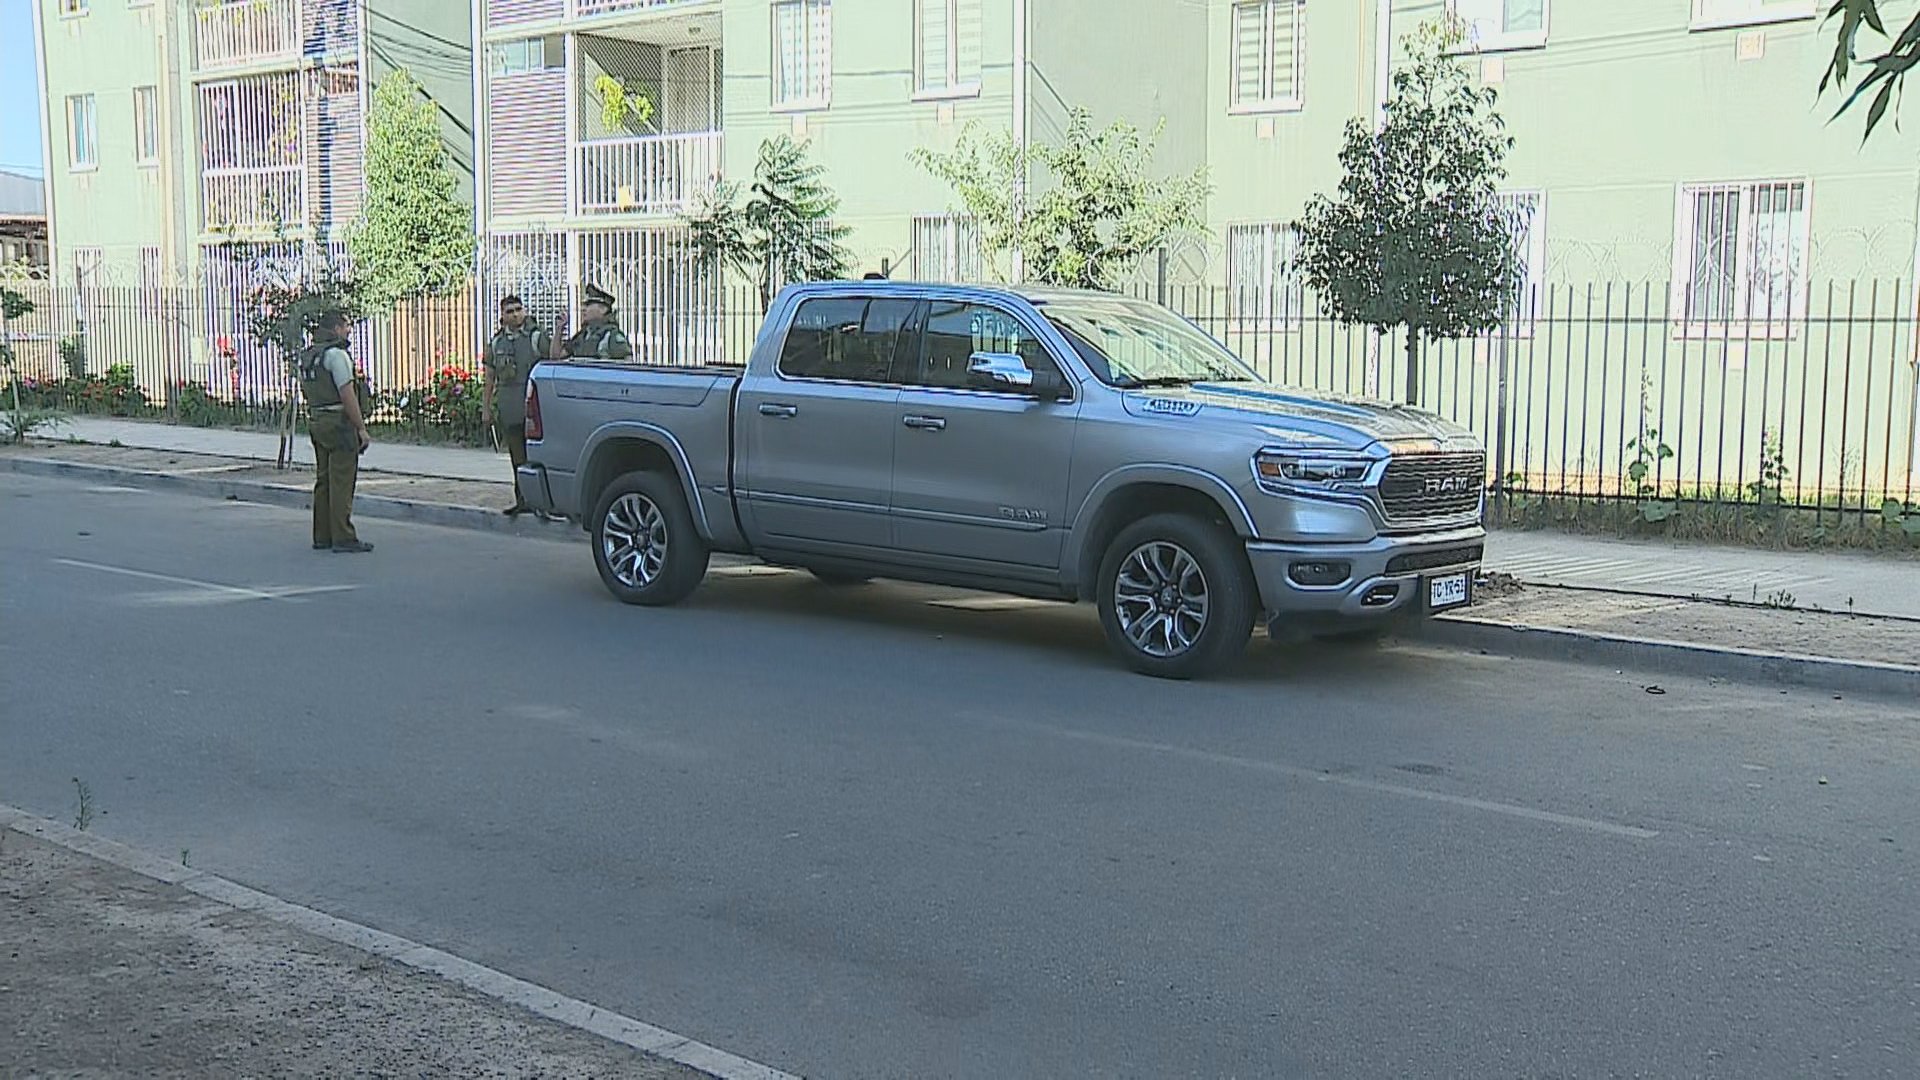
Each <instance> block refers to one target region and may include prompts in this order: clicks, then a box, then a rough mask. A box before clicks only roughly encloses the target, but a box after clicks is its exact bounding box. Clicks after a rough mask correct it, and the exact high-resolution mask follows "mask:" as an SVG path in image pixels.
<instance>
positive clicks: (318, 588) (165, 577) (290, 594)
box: [53, 559, 359, 602]
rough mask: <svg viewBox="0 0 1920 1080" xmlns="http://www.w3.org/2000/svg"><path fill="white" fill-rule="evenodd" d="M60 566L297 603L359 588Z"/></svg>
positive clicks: (78, 564) (70, 562)
mask: <svg viewBox="0 0 1920 1080" xmlns="http://www.w3.org/2000/svg"><path fill="white" fill-rule="evenodd" d="M53 561H54V562H57V563H59V564H61V565H63V566H75V567H79V568H80V569H82V570H98V571H99V572H101V573H103V574H120V575H122V576H124V577H132V578H144V579H146V580H148V581H164V582H166V583H168V584H170V585H187V586H190V587H192V588H196V589H206V590H208V591H209V592H217V593H224V594H226V595H228V596H231V597H235V598H238V599H245V600H287V601H294V602H297V601H298V600H299V599H300V598H301V597H302V596H307V595H310V594H314V593H326V592H346V591H348V590H351V589H357V588H359V586H358V585H289V586H284V587H281V588H277V589H248V588H243V587H242V586H239V585H222V584H220V583H219V582H216V581H197V580H195V579H193V578H184V577H175V576H173V575H172V574H156V573H153V572H152V571H150V570H134V569H131V568H128V567H125V566H108V565H106V564H105V563H94V562H85V561H83V560H81V559H55V560H53Z"/></svg>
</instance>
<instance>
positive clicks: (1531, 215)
mask: <svg viewBox="0 0 1920 1080" xmlns="http://www.w3.org/2000/svg"><path fill="white" fill-rule="evenodd" d="M1499 203H1500V210H1501V212H1502V213H1504V214H1506V215H1507V220H1508V223H1509V224H1510V225H1511V226H1512V227H1513V240H1514V245H1515V247H1517V248H1518V249H1519V252H1520V269H1521V276H1520V293H1519V295H1518V296H1516V297H1514V303H1513V310H1512V312H1511V313H1510V314H1509V315H1508V316H1507V329H1509V330H1511V331H1513V332H1514V333H1519V334H1528V333H1532V331H1533V324H1534V321H1535V320H1536V319H1538V318H1539V315H1540V308H1541V306H1542V305H1543V303H1544V300H1543V296H1544V294H1545V287H1546V277H1547V196H1546V193H1545V192H1541V191H1510V192H1503V193H1502V194H1501V195H1500V196H1499Z"/></svg>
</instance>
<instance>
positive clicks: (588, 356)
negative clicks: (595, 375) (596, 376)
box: [567, 318, 620, 360]
mask: <svg viewBox="0 0 1920 1080" xmlns="http://www.w3.org/2000/svg"><path fill="white" fill-rule="evenodd" d="M619 332H620V324H619V323H616V322H614V321H613V319H612V318H608V319H607V321H606V322H603V323H596V324H595V325H593V326H583V327H581V328H580V331H579V333H576V334H574V335H573V340H572V341H570V342H568V343H567V355H568V356H571V357H576V358H578V359H582V360H604V359H606V358H607V355H606V352H607V339H608V338H610V337H612V336H613V335H614V334H617V333H619Z"/></svg>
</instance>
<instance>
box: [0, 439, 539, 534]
mask: <svg viewBox="0 0 1920 1080" xmlns="http://www.w3.org/2000/svg"><path fill="white" fill-rule="evenodd" d="M0 472H12V473H23V474H26V475H29V476H52V477H64V478H78V479H83V480H93V481H96V482H102V483H120V484H126V485H129V486H139V487H142V488H148V489H151V490H155V491H173V492H179V493H180V494H183V495H201V496H205V497H207V498H213V499H228V498H233V499H244V500H246V501H248V502H257V503H265V504H267V505H270V506H282V507H286V508H288V509H293V510H305V509H307V508H308V507H309V506H311V505H312V501H311V499H312V496H311V493H310V492H309V491H308V489H307V488H306V486H305V485H294V484H269V483H261V482H260V481H257V480H221V479H218V478H216V477H207V476H177V475H174V474H172V473H165V472H155V471H151V470H147V469H129V468H126V467H123V466H119V465H97V464H94V463H92V462H80V461H58V460H54V459H50V458H34V457H22V456H19V455H15V454H3V455H0ZM391 475H396V476H398V475H407V474H401V473H394V474H391ZM353 512H354V515H355V516H356V517H369V518H380V519H382V520H387V521H408V522H413V523H415V524H418V525H444V526H448V527H450V528H456V529H477V530H480V531H482V532H496V533H506V534H509V535H513V536H524V537H527V538H530V539H538V540H572V539H574V537H575V530H574V529H572V528H570V527H569V528H564V529H563V528H558V527H556V526H555V525H554V524H552V523H543V522H539V521H533V522H526V521H516V520H514V519H512V518H509V517H507V516H506V515H505V514H502V513H500V512H499V511H497V510H488V509H485V508H483V507H478V506H455V505H452V504H450V503H432V502H422V501H420V500H418V499H397V498H394V497H393V496H391V495H369V494H365V493H359V492H356V493H355V494H354V497H353ZM543 526H544V527H543Z"/></svg>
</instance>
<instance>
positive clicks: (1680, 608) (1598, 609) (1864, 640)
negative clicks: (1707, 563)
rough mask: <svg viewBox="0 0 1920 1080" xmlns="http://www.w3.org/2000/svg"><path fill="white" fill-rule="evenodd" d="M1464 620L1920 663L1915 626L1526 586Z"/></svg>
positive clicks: (1484, 601)
mask: <svg viewBox="0 0 1920 1080" xmlns="http://www.w3.org/2000/svg"><path fill="white" fill-rule="evenodd" d="M1478 598H1479V602H1477V603H1475V604H1474V605H1473V607H1471V608H1469V609H1468V611H1467V615H1468V616H1469V617H1471V618H1475V619H1489V620H1495V621H1499V622H1512V623H1520V624H1523V625H1526V626H1540V627H1560V628H1563V629H1569V630H1592V631H1597V632H1600V633H1605V634H1618V635H1622V636H1626V637H1638V638H1653V639H1656V640H1660V641H1684V642H1688V643H1691V644H1698V645H1716V646H1722V647H1727V648H1739V649H1754V650H1758V651H1761V652H1781V653H1795V654H1798V655H1803V656H1823V657H1831V658H1834V659H1840V660H1870V661H1877V662H1880V663H1889V664H1915V663H1920V622H1910V621H1905V620H1897V619H1881V618H1874V617H1872V616H1867V615H1843V614H1835V613H1832V612H1822V611H1795V610H1790V609H1785V608H1765V607H1736V606H1730V605H1727V604H1718V603H1714V602H1711V601H1704V600H1682V599H1678V598H1672V597H1664V596H1637V595H1622V594H1616V593H1602V592H1589V591H1585V590H1580V589H1562V588H1543V587H1540V586H1529V587H1527V588H1525V589H1520V590H1517V591H1513V592H1508V593H1505V594H1503V595H1490V594H1489V593H1488V592H1487V591H1486V590H1484V589H1483V590H1482V591H1481V592H1480V593H1479V594H1478Z"/></svg>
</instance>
